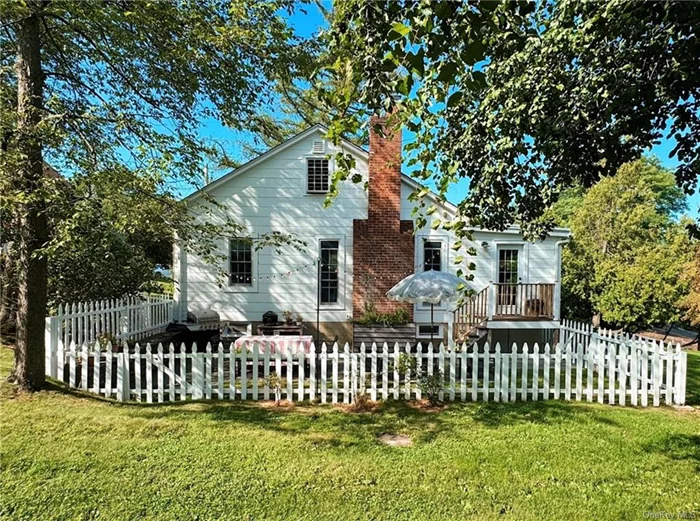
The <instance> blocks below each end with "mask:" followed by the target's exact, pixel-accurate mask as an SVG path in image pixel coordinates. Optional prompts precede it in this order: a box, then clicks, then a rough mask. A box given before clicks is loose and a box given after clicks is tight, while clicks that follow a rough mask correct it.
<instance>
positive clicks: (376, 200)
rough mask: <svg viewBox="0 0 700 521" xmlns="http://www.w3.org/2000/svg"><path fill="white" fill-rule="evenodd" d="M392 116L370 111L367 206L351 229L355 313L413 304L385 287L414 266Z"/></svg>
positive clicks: (398, 136)
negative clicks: (365, 213) (364, 217)
mask: <svg viewBox="0 0 700 521" xmlns="http://www.w3.org/2000/svg"><path fill="white" fill-rule="evenodd" d="M391 119H392V118H391V116H389V117H388V118H387V117H379V116H374V117H372V119H371V121H370V136H369V194H368V201H369V208H368V218H367V220H355V222H354V230H353V244H354V246H353V250H354V265H355V267H354V274H355V275H354V281H353V299H352V300H353V316H354V317H356V318H357V317H360V316H362V315H363V314H364V311H365V307H366V305H368V304H371V305H372V306H373V307H374V308H375V310H376V311H378V312H380V313H391V312H393V311H395V310H396V309H398V308H400V307H405V308H406V309H407V310H408V311H409V313H410V314H411V315H412V313H413V306H412V305H411V304H405V303H399V302H393V301H390V300H389V299H387V298H386V292H387V291H389V289H391V288H392V286H394V285H395V284H396V283H397V282H399V281H400V280H401V279H402V278H404V277H405V276H407V274H409V273H413V271H414V270H413V268H414V262H413V257H414V247H413V221H412V220H405V221H402V220H401V148H402V145H401V128H400V127H399V126H396V125H392V123H393V122H392V121H391Z"/></svg>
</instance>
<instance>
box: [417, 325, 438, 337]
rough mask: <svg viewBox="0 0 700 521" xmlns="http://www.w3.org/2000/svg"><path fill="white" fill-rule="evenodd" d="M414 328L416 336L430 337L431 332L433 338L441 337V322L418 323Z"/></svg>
mask: <svg viewBox="0 0 700 521" xmlns="http://www.w3.org/2000/svg"><path fill="white" fill-rule="evenodd" d="M416 329H417V331H416V338H430V336H431V333H432V336H433V337H434V338H440V337H442V324H432V325H431V324H418V325H417V326H416Z"/></svg>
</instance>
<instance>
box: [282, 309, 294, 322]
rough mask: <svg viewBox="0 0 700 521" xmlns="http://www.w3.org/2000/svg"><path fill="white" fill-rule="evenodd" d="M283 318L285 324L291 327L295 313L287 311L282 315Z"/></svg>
mask: <svg viewBox="0 0 700 521" xmlns="http://www.w3.org/2000/svg"><path fill="white" fill-rule="evenodd" d="M282 318H284V323H285V324H288V325H290V324H291V323H292V319H293V318H294V313H292V312H291V311H289V310H287V311H285V312H283V313H282Z"/></svg>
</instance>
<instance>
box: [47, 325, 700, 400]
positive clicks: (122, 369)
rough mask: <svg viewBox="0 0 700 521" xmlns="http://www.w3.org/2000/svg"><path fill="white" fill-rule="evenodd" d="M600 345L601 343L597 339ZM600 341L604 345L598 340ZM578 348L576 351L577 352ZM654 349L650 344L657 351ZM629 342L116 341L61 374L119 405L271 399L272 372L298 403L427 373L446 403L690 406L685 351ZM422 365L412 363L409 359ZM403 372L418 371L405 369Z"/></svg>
mask: <svg viewBox="0 0 700 521" xmlns="http://www.w3.org/2000/svg"><path fill="white" fill-rule="evenodd" d="M589 340H591V339H589ZM593 340H595V339H593ZM574 346H575V347H574ZM647 347H649V346H647ZM647 347H641V348H637V347H636V346H631V347H630V346H629V345H628V344H627V343H625V342H616V341H612V340H611V341H597V340H596V341H589V343H588V345H587V346H586V347H585V348H584V345H583V343H580V344H576V345H575V344H573V343H572V342H568V343H566V344H564V343H558V344H556V346H555V347H554V348H552V347H550V345H549V344H546V345H545V346H544V348H541V347H540V346H538V345H537V344H535V345H534V346H533V347H532V348H529V347H528V346H527V345H523V346H522V348H521V347H520V346H517V345H515V344H514V345H513V346H512V347H511V349H509V350H507V352H506V351H505V350H502V349H501V346H500V344H496V346H495V348H489V346H488V345H486V346H485V347H483V348H479V347H478V346H475V345H474V346H469V347H467V346H462V347H460V348H458V349H451V348H449V347H446V346H444V345H442V344H441V345H440V346H439V347H438V349H437V350H433V346H432V344H428V345H427V346H422V345H421V344H418V345H417V346H414V348H411V347H410V346H408V345H406V346H403V347H402V346H400V345H399V344H394V346H393V347H391V348H390V347H389V346H388V345H387V344H383V345H382V346H377V345H376V344H372V345H371V346H365V345H364V344H362V345H361V348H360V350H359V352H351V348H350V346H349V344H345V346H343V348H342V350H341V348H340V346H338V344H334V345H333V346H331V347H330V348H329V347H327V346H326V345H325V344H323V345H322V346H321V349H320V351H318V352H317V350H316V347H315V346H313V345H312V346H311V348H310V350H309V351H308V352H304V350H303V349H301V348H300V347H299V345H297V344H296V343H295V341H294V340H291V339H290V341H289V342H288V344H287V345H286V346H285V347H284V348H283V352H279V351H276V352H275V351H273V352H271V350H270V349H268V348H266V347H265V346H261V345H258V344H254V345H253V347H252V349H251V350H247V349H246V348H245V347H242V348H241V349H240V350H236V349H235V348H234V347H233V344H231V345H230V346H228V347H224V346H223V345H222V344H219V345H218V346H217V347H216V348H212V346H211V344H209V345H207V346H206V350H205V352H197V350H196V346H194V347H193V351H194V352H187V349H186V348H185V346H184V345H183V346H180V348H179V349H176V347H175V346H174V345H172V344H170V345H169V346H167V348H164V347H163V345H162V344H159V345H158V346H157V348H155V349H154V348H152V346H151V345H150V344H147V345H146V346H145V349H144V348H142V347H141V346H139V345H138V344H136V345H134V346H133V347H132V348H129V347H126V346H120V347H119V348H118V351H115V350H114V349H113V348H112V345H111V344H107V346H106V350H102V349H101V348H100V345H99V344H94V345H93V346H91V347H90V348H88V346H87V345H83V346H82V347H80V348H76V346H75V344H71V345H70V348H69V349H68V350H65V351H63V350H62V349H59V351H58V352H57V353H56V359H57V364H56V367H55V371H53V372H52V374H51V376H52V377H54V378H57V379H59V380H62V381H63V382H65V383H66V384H68V385H69V386H70V387H72V388H79V389H83V390H85V391H91V392H93V393H95V394H99V395H101V396H105V397H110V398H116V399H118V400H122V401H126V400H136V401H142V402H148V403H154V402H166V401H167V402H173V401H183V400H189V399H195V400H199V399H205V400H208V399H218V400H261V399H264V400H269V399H274V398H275V389H271V388H270V385H271V384H274V382H273V381H272V379H270V378H268V377H269V376H270V375H275V376H276V377H278V378H277V379H276V380H277V381H278V382H281V383H280V384H279V389H278V392H279V395H280V396H279V397H280V398H281V399H285V400H289V401H304V400H311V401H314V400H318V401H320V402H321V403H328V402H330V403H339V402H343V403H351V402H353V401H354V400H355V399H356V398H357V397H358V396H359V395H361V394H362V395H364V396H366V397H367V398H369V399H371V400H377V399H383V400H386V399H389V398H393V399H404V400H410V399H421V398H423V397H425V396H424V394H425V390H424V388H422V387H421V385H420V384H419V379H418V378H417V377H418V376H419V375H423V376H426V375H433V376H434V377H437V378H438V379H439V380H440V381H441V385H440V387H441V388H442V391H440V394H441V396H442V397H443V398H444V399H445V400H449V401H453V400H460V401H496V402H498V401H502V402H514V401H530V400H533V401H536V400H552V399H554V400H557V399H564V400H576V401H582V400H585V401H587V402H594V401H597V402H598V403H609V404H619V405H628V404H631V405H641V406H647V405H654V406H658V405H660V404H661V402H662V401H663V402H664V403H665V404H684V403H685V375H686V363H687V361H686V354H685V353H683V352H681V350H680V347H679V346H676V348H675V349H671V348H670V346H669V347H665V348H662V346H661V345H659V344H656V345H654V346H651V347H649V348H647ZM409 360H412V361H413V363H412V364H407V363H406V361H409ZM402 367H403V368H406V367H408V370H406V371H404V370H402Z"/></svg>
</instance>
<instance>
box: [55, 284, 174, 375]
mask: <svg viewBox="0 0 700 521" xmlns="http://www.w3.org/2000/svg"><path fill="white" fill-rule="evenodd" d="M173 304H174V301H173V299H172V297H171V296H169V295H160V294H149V295H142V296H138V297H127V298H123V299H113V300H100V301H94V302H78V303H73V304H61V305H59V306H58V310H57V312H56V315H54V316H50V317H46V329H45V343H46V374H53V373H54V372H55V368H56V365H57V363H58V360H57V358H56V353H57V352H58V351H59V349H60V350H62V351H66V350H67V347H66V346H70V345H71V344H72V343H74V344H76V345H94V344H95V342H97V341H102V343H106V342H107V341H114V342H115V343H117V342H118V343H121V342H125V341H131V342H133V341H136V340H140V339H141V338H145V337H146V336H149V335H152V334H154V333H158V332H160V331H163V330H164V329H165V327H166V326H167V325H168V324H169V323H170V322H171V321H172V319H173Z"/></svg>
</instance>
